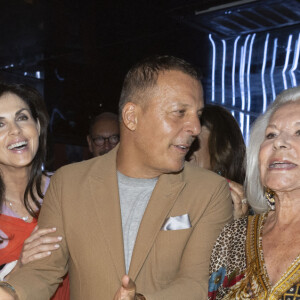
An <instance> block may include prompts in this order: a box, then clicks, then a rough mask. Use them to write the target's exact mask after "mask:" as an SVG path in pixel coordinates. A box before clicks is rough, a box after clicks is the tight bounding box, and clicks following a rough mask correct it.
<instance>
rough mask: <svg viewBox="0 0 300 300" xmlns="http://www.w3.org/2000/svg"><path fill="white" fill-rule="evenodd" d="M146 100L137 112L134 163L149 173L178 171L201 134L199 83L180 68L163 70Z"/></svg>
mask: <svg viewBox="0 0 300 300" xmlns="http://www.w3.org/2000/svg"><path fill="white" fill-rule="evenodd" d="M146 101H147V104H145V107H143V108H142V109H140V112H139V115H138V122H137V128H136V132H135V134H136V139H135V140H136V143H135V147H136V150H137V151H136V153H137V154H138V155H137V156H136V158H135V163H136V164H138V165H140V168H142V169H144V173H145V174H148V175H149V176H151V173H152V174H153V175H154V176H159V175H161V174H163V173H171V172H178V171H180V170H181V169H182V168H183V165H184V160H185V156H186V154H187V152H188V150H189V148H190V146H191V144H192V142H193V141H194V139H195V138H196V136H197V135H199V134H200V130H201V129H200V122H199V114H201V108H202V107H203V90H202V86H201V84H200V83H199V82H198V81H197V80H196V79H194V78H192V77H190V76H189V75H187V74H184V73H182V72H180V71H175V70H174V71H166V72H164V73H161V74H160V75H159V77H158V80H157V84H156V86H155V87H154V88H153V89H151V90H150V91H149V99H147V100H146Z"/></svg>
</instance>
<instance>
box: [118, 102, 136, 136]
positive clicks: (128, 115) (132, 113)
mask: <svg viewBox="0 0 300 300" xmlns="http://www.w3.org/2000/svg"><path fill="white" fill-rule="evenodd" d="M139 108H140V107H139V105H138V104H136V103H133V102H127V103H126V104H125V105H124V107H123V110H122V119H123V123H124V125H125V126H126V127H127V128H128V129H129V130H130V131H134V130H135V129H136V125H137V120H138V117H137V116H138V111H139Z"/></svg>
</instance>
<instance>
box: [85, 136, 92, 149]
mask: <svg viewBox="0 0 300 300" xmlns="http://www.w3.org/2000/svg"><path fill="white" fill-rule="evenodd" d="M86 140H87V143H88V146H89V150H90V152H91V153H93V147H92V143H93V141H92V139H91V137H90V135H87V136H86Z"/></svg>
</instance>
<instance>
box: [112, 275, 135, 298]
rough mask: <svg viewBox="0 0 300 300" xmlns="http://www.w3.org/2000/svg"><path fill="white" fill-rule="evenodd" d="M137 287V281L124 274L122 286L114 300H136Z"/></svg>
mask: <svg viewBox="0 0 300 300" xmlns="http://www.w3.org/2000/svg"><path fill="white" fill-rule="evenodd" d="M135 289H136V286H135V283H134V282H133V281H132V280H131V279H130V278H129V276H128V275H124V276H123V278H122V286H121V287H120V288H119V289H118V291H117V292H116V294H115V297H114V300H134V299H135Z"/></svg>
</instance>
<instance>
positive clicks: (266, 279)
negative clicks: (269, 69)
mask: <svg viewBox="0 0 300 300" xmlns="http://www.w3.org/2000/svg"><path fill="white" fill-rule="evenodd" d="M299 167H300V87H296V88H292V89H289V90H285V91H283V92H282V93H281V94H280V95H279V96H277V98H276V99H275V102H273V103H272V104H271V105H270V106H269V108H268V109H267V111H266V113H265V114H264V115H262V116H260V117H259V118H258V119H257V120H256V121H255V123H254V125H253V127H252V130H251V134H250V142H249V147H248V149H247V171H246V191H247V199H248V201H249V203H250V205H251V207H252V208H253V209H254V210H255V212H256V213H257V214H256V215H254V216H248V218H241V219H239V220H236V221H234V222H233V223H232V224H229V225H226V226H225V228H224V230H223V231H222V233H221V234H220V236H219V238H218V240H217V242H216V244H215V246H214V249H213V252H212V257H211V266H210V280H209V293H208V296H209V299H210V300H212V299H262V300H267V299H298V298H299V297H300V294H299V290H300V255H299V249H300V213H299V212H300V169H299Z"/></svg>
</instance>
